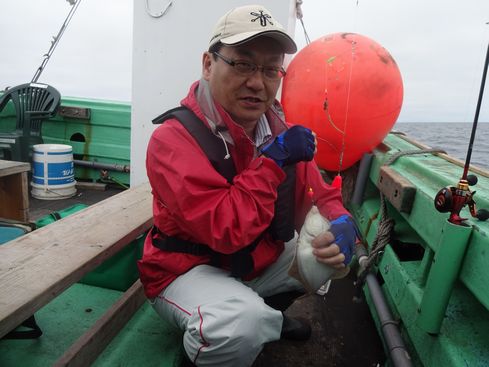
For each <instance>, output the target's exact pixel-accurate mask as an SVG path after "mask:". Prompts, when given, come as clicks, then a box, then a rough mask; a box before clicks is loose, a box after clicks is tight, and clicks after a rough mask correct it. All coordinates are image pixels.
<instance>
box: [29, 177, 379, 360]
mask: <svg viewBox="0 0 489 367" xmlns="http://www.w3.org/2000/svg"><path fill="white" fill-rule="evenodd" d="M120 191H121V190H120V189H119V188H118V187H112V186H107V189H106V190H93V189H89V188H79V189H78V190H77V194H76V195H75V196H73V197H71V198H66V199H62V200H39V199H35V198H32V197H30V210H29V213H30V220H31V221H36V220H38V219H40V218H42V217H44V216H46V215H49V214H50V213H52V212H54V211H59V210H62V209H65V208H68V207H71V206H73V205H76V204H85V205H91V204H94V203H97V202H99V201H101V200H103V199H106V198H108V197H109V196H112V195H115V194H117V193H119V192H120ZM354 278H355V275H354V272H351V273H350V275H349V276H348V277H346V278H344V279H342V280H336V281H334V282H333V283H332V285H331V287H330V290H329V292H328V293H327V294H326V295H324V296H320V295H316V294H314V295H308V296H304V297H302V298H300V299H298V300H297V301H296V302H295V303H294V304H293V305H292V306H291V307H290V308H289V309H288V310H287V314H288V315H290V316H300V317H303V318H305V319H307V320H308V321H309V322H310V323H311V325H312V328H313V333H312V337H311V338H310V340H308V341H306V342H291V341H286V340H281V341H277V342H273V343H269V344H268V345H266V346H265V348H264V350H263V351H262V353H261V354H260V355H259V357H258V358H257V360H256V361H255V363H254V367H269V366H281V367H287V366H311V367H315V366H322V367H349V366H365V367H376V366H381V365H383V364H384V362H385V354H384V351H383V347H382V341H381V339H380V338H379V336H378V334H377V331H376V328H375V325H374V322H373V320H372V316H371V314H370V312H369V309H368V306H367V304H366V302H365V301H363V302H360V303H355V302H354V301H353V296H354V294H355V287H354V280H355V279H354Z"/></svg>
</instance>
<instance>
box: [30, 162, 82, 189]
mask: <svg viewBox="0 0 489 367" xmlns="http://www.w3.org/2000/svg"><path fill="white" fill-rule="evenodd" d="M33 163H34V164H33V165H34V174H33V175H32V182H34V183H36V184H38V185H43V184H45V182H44V179H45V177H46V174H45V172H44V163H43V162H33ZM47 168H48V171H47V179H48V182H47V184H48V185H65V184H69V183H72V182H74V181H75V177H74V167H73V161H71V162H61V163H52V162H51V163H48V164H47Z"/></svg>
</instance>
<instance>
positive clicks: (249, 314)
mask: <svg viewBox="0 0 489 367" xmlns="http://www.w3.org/2000/svg"><path fill="white" fill-rule="evenodd" d="M295 240H296V239H294V240H292V241H290V242H288V243H287V244H286V245H285V250H284V252H283V253H282V254H281V255H280V257H279V259H278V260H277V261H276V262H275V263H274V264H272V265H271V266H270V267H269V268H268V269H267V270H266V271H265V272H264V273H263V274H262V275H261V276H260V277H258V278H255V279H253V280H252V281H249V282H244V281H241V280H239V279H236V278H232V277H230V275H229V272H228V271H225V270H222V269H218V268H215V267H212V266H209V265H199V266H197V267H195V268H193V269H191V270H190V271H188V272H187V273H185V274H183V275H181V276H179V277H178V278H177V279H176V280H175V281H173V282H172V283H171V284H170V285H169V286H168V287H167V288H166V289H165V290H164V291H163V292H161V294H160V295H159V296H158V297H157V298H156V299H155V300H154V302H152V305H153V307H154V309H155V310H156V312H157V313H158V314H159V315H160V316H161V317H162V318H163V319H164V320H166V321H168V322H170V323H171V324H173V325H175V326H176V327H178V328H180V329H181V330H182V331H183V332H184V335H183V345H184V348H185V351H186V352H187V355H188V356H189V358H190V359H191V360H192V361H193V362H194V363H195V364H196V365H197V366H230V367H231V366H232V367H238V366H251V365H252V364H253V362H254V360H255V358H256V357H257V355H258V354H259V353H260V351H261V350H262V348H263V344H264V343H267V342H271V341H274V340H278V339H280V332H281V330H282V313H281V312H280V311H277V310H274V309H273V308H271V307H269V306H267V305H266V304H265V303H264V301H263V297H267V296H271V295H274V294H278V293H282V292H288V291H294V290H303V287H302V285H301V284H300V283H299V282H298V281H297V280H296V279H293V278H291V277H290V276H289V275H288V268H289V265H290V263H291V262H292V260H293V257H294V253H295V246H296V241H295Z"/></svg>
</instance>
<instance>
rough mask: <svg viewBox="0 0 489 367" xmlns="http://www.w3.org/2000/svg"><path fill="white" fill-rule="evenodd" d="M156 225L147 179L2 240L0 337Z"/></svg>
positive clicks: (0, 247) (0, 261) (0, 255)
mask: <svg viewBox="0 0 489 367" xmlns="http://www.w3.org/2000/svg"><path fill="white" fill-rule="evenodd" d="M151 225H152V197H151V192H150V186H149V184H147V183H146V184H143V185H140V186H138V187H135V188H131V189H129V190H126V191H124V192H121V193H120V194H117V195H115V196H112V197H110V198H108V199H106V200H104V201H102V202H100V203H97V204H94V205H93V206H91V207H89V208H87V209H85V210H82V211H80V212H78V213H75V214H73V215H71V216H69V217H66V218H63V219H61V220H59V221H57V222H55V223H52V224H50V225H48V226H46V227H43V228H40V229H38V230H36V231H34V232H32V233H29V234H27V235H25V236H23V237H20V238H18V239H16V240H13V241H10V242H8V243H7V244H5V245H3V246H0V294H1V295H2V296H1V297H0V337H1V336H3V335H5V334H6V333H7V332H9V331H10V330H12V329H13V328H14V327H16V326H17V325H18V324H20V323H21V322H22V321H23V320H25V319H26V318H27V317H29V316H30V315H32V314H33V313H34V312H35V311H37V310H38V309H39V308H41V307H42V306H44V305H45V304H46V303H48V302H49V301H51V300H52V299H53V298H54V297H56V296H57V295H59V294H60V293H61V292H63V291H64V290H65V289H66V288H68V287H69V286H70V285H72V284H73V283H75V282H77V281H78V280H80V279H81V278H82V277H83V275H85V274H86V273H88V272H89V271H91V270H93V269H94V268H95V267H96V266H98V265H100V264H101V263H102V262H103V261H104V260H106V259H108V258H110V257H111V256H112V255H114V254H115V253H116V252H118V251H119V250H121V249H122V248H123V247H124V246H126V245H127V244H129V243H130V242H131V241H132V240H134V238H135V237H136V236H137V235H139V234H141V233H143V232H144V231H146V230H148V229H149V228H150V227H151Z"/></svg>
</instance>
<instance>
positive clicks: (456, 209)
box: [435, 175, 489, 225]
mask: <svg viewBox="0 0 489 367" xmlns="http://www.w3.org/2000/svg"><path fill="white" fill-rule="evenodd" d="M476 184H477V176H475V175H467V178H466V179H463V178H461V179H460V181H459V182H458V184H457V186H456V187H454V186H448V187H444V188H443V189H441V190H440V191H438V193H437V194H436V196H435V208H436V210H438V211H439V212H441V213H450V218H448V221H449V222H451V223H453V224H458V225H463V224H464V223H463V222H464V221H465V220H467V218H462V217H460V211H461V210H462V209H463V208H464V207H465V205H468V206H469V210H470V215H471V216H472V217H474V218H477V219H479V220H481V221H485V220H487V219H489V210H486V209H479V210H477V209H476V206H475V201H474V195H475V193H476V192H475V191H473V192H472V191H470V189H469V186H474V185H476Z"/></svg>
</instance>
